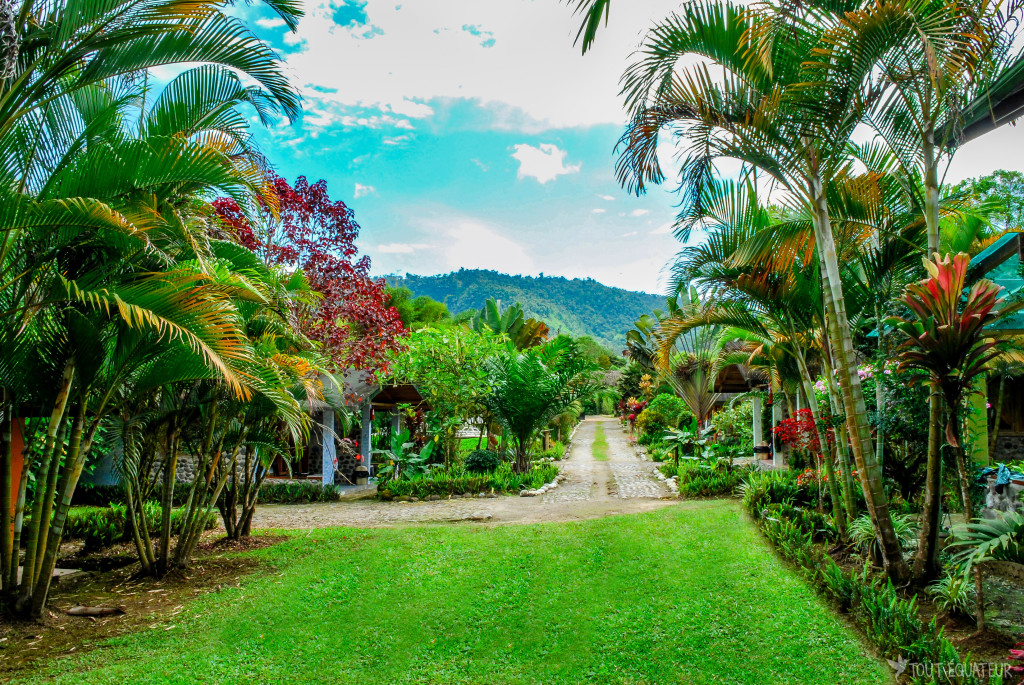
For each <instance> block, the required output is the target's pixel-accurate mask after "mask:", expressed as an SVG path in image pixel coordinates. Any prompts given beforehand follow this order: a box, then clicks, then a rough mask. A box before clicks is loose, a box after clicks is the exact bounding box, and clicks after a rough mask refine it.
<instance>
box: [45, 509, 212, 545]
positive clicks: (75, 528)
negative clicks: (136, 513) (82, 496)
mask: <svg viewBox="0 0 1024 685" xmlns="http://www.w3.org/2000/svg"><path fill="white" fill-rule="evenodd" d="M143 510H144V511H145V514H146V520H147V521H148V523H149V529H150V530H154V531H155V530H159V527H158V526H159V521H160V511H161V510H160V505H159V504H157V503H156V502H146V503H145V505H143ZM184 516H185V512H184V511H183V510H182V509H175V510H173V511H172V512H171V533H172V534H175V535H177V534H178V532H180V531H181V527H182V523H183V519H184ZM216 522H217V515H216V513H210V515H209V518H208V519H207V521H206V524H205V529H206V530H209V529H211V528H213V526H214V524H216ZM64 526H65V527H64V538H65V539H68V540H81V541H82V542H83V543H84V544H85V548H86V549H90V550H96V549H102V548H104V547H109V546H111V545H113V544H116V543H119V542H128V541H129V540H130V534H131V533H130V530H129V527H128V514H127V508H126V507H125V506H124V505H123V504H112V505H110V506H109V507H72V508H71V509H69V510H68V518H67V521H66V522H65V524H64Z"/></svg>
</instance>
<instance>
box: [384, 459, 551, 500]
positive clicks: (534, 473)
mask: <svg viewBox="0 0 1024 685" xmlns="http://www.w3.org/2000/svg"><path fill="white" fill-rule="evenodd" d="M557 475H558V467H557V466H555V465H554V464H552V463H551V462H545V461H538V462H535V463H534V464H533V465H532V466H531V468H530V470H529V471H527V472H526V473H515V472H514V471H513V470H512V464H511V463H510V462H507V461H503V462H501V463H500V464H499V465H498V467H497V468H496V469H494V471H492V472H490V473H482V474H477V473H471V472H469V471H467V470H466V469H465V468H462V467H457V466H456V467H451V468H448V469H434V470H432V471H430V472H429V473H427V474H425V475H422V476H416V477H414V478H409V479H400V480H394V481H389V482H388V483H386V484H385V485H384V486H382V488H381V489H380V491H379V494H380V496H381V498H382V499H394V498H395V497H419V498H421V499H422V498H424V497H429V496H431V495H438V496H440V497H448V496H450V495H464V494H467V493H470V494H472V493H477V492H505V493H518V492H519V491H520V490H524V489H536V488H539V487H540V486H542V485H544V484H545V483H550V482H551V481H553V480H554V479H555V477H556V476H557Z"/></svg>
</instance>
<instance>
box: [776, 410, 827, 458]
mask: <svg viewBox="0 0 1024 685" xmlns="http://www.w3.org/2000/svg"><path fill="white" fill-rule="evenodd" d="M772 430H773V431H774V432H775V437H776V438H778V439H779V442H781V443H782V444H784V445H788V446H789V447H790V448H791V449H794V450H805V451H810V452H814V453H815V454H820V453H821V442H820V441H819V440H818V431H817V429H816V428H815V426H814V416H813V415H812V414H811V410H810V409H798V410H796V411H795V412H793V418H789V419H783V420H782V421H780V422H779V425H778V426H776V427H775V428H773V429H772Z"/></svg>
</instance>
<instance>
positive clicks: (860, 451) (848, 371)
mask: <svg viewBox="0 0 1024 685" xmlns="http://www.w3.org/2000/svg"><path fill="white" fill-rule="evenodd" d="M813 161H814V160H813V159H812V162H813ZM812 197H813V209H812V212H813V217H814V222H813V223H814V233H815V240H816V242H817V247H818V257H819V260H820V261H821V264H822V266H823V267H824V268H822V273H821V280H822V291H823V294H824V295H825V304H826V312H825V313H826V319H827V320H828V324H829V326H828V328H829V334H830V336H831V339H832V341H833V346H834V348H835V352H836V366H837V367H838V368H839V387H840V388H841V389H842V392H843V406H844V408H845V410H846V422H847V426H848V427H849V431H850V447H851V448H852V449H853V457H854V459H855V460H856V462H857V470H858V472H859V474H860V481H861V486H862V487H863V488H864V499H865V501H866V502H867V506H868V515H869V516H870V517H871V521H872V524H873V525H874V529H875V536H876V537H877V539H878V543H879V547H880V548H881V551H882V562H883V565H884V567H885V570H886V573H887V575H888V576H889V577H890V579H892V581H893V582H894V583H902V582H903V581H904V580H906V578H907V577H908V576H909V574H910V569H909V568H908V567H907V564H906V562H905V561H904V560H903V556H902V552H901V550H900V543H899V539H898V538H897V537H896V531H895V529H894V528H893V524H892V517H891V515H890V514H889V503H888V501H887V500H886V497H885V491H884V489H883V487H882V474H881V469H880V468H879V465H878V462H876V461H875V455H874V445H873V444H872V441H871V429H870V426H869V425H868V422H867V408H866V406H865V403H864V393H863V390H862V388H861V384H860V378H859V377H858V375H857V367H856V363H855V355H854V349H853V336H852V333H851V331H850V321H849V318H848V317H847V314H846V304H845V301H844V299H843V286H842V281H841V279H840V272H839V257H838V255H837V253H836V246H835V241H834V239H833V236H832V223H831V219H830V217H829V211H828V204H827V201H826V198H825V193H824V186H823V185H822V182H821V179H820V178H819V177H815V178H814V179H813V180H812Z"/></svg>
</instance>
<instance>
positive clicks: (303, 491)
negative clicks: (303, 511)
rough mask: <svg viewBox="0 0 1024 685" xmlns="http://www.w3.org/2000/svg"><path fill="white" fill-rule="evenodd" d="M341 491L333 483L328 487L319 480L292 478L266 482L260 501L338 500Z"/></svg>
mask: <svg viewBox="0 0 1024 685" xmlns="http://www.w3.org/2000/svg"><path fill="white" fill-rule="evenodd" d="M340 498H341V491H340V490H339V489H338V488H337V487H336V486H335V485H333V484H328V485H327V486H326V487H325V486H324V485H323V483H321V482H320V481H318V480H290V481H284V482H280V483H264V484H263V487H262V488H260V496H259V501H260V502H262V503H263V504H309V503H310V502H337V501H338V500H339V499H340Z"/></svg>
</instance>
